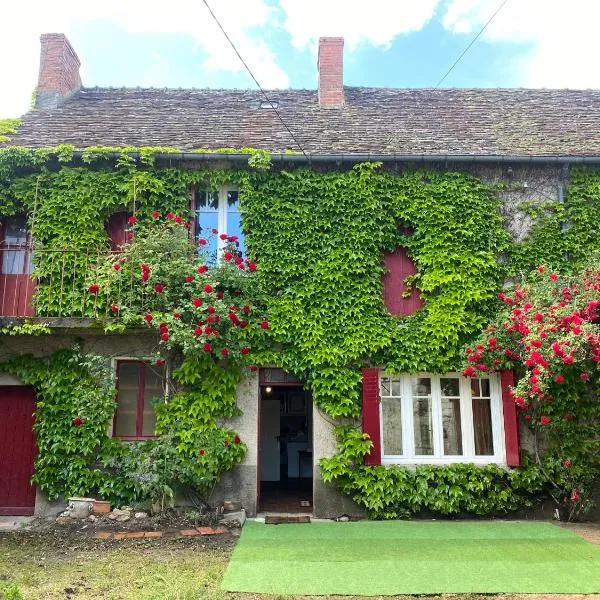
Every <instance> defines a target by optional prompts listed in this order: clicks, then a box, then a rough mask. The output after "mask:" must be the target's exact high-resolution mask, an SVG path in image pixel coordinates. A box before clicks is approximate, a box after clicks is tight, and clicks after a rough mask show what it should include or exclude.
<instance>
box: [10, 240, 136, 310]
mask: <svg viewBox="0 0 600 600" xmlns="http://www.w3.org/2000/svg"><path fill="white" fill-rule="evenodd" d="M118 255H119V253H118V252H96V253H92V252H85V251H80V250H71V249H48V248H42V249H40V248H32V247H31V246H25V245H21V246H16V247H0V317H5V318H24V317H39V318H44V317H61V318H73V319H81V318H87V319H90V318H92V319H104V318H111V317H118V316H119V313H120V311H121V310H122V308H123V307H126V306H130V305H131V303H132V302H134V287H133V281H129V278H128V277H126V276H124V277H122V278H120V279H119V282H118V285H117V286H116V288H115V289H113V290H111V292H110V295H108V294H107V293H103V292H101V293H99V294H91V293H90V292H89V289H88V288H89V285H91V284H92V283H94V282H95V281H96V271H97V269H98V265H99V264H101V263H104V264H106V262H107V261H109V260H113V259H112V258H111V257H112V256H114V257H115V260H116V257H117V256H118ZM111 305H113V308H114V305H116V306H118V307H119V310H117V311H115V310H111Z"/></svg>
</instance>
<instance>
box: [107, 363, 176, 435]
mask: <svg viewBox="0 0 600 600" xmlns="http://www.w3.org/2000/svg"><path fill="white" fill-rule="evenodd" d="M116 371H117V412H116V414H115V419H114V426H113V435H115V436H116V437H120V438H124V439H136V440H139V439H146V438H151V437H153V436H154V435H155V427H156V412H155V409H154V404H153V400H154V399H156V398H161V397H164V387H163V381H164V367H160V366H157V365H156V364H149V363H147V362H144V361H142V360H133V359H126V360H118V361H117V363H116Z"/></svg>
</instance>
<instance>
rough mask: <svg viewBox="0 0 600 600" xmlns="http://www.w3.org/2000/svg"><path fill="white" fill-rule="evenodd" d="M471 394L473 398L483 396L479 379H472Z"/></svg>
mask: <svg viewBox="0 0 600 600" xmlns="http://www.w3.org/2000/svg"><path fill="white" fill-rule="evenodd" d="M471 395H472V396H473V398H479V397H480V396H481V390H480V389H479V379H471Z"/></svg>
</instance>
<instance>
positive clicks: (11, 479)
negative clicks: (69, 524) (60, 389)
mask: <svg viewBox="0 0 600 600" xmlns="http://www.w3.org/2000/svg"><path fill="white" fill-rule="evenodd" d="M34 411H35V391H34V390H33V388H30V387H27V386H21V385H5V386H0V515H11V516H12V515H32V514H33V510H34V507H35V487H34V486H33V485H32V484H31V477H32V476H33V461H34V460H35V454H36V444H35V436H34V433H33V422H34Z"/></svg>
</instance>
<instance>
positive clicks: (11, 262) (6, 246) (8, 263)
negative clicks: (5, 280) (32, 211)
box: [2, 217, 31, 275]
mask: <svg viewBox="0 0 600 600" xmlns="http://www.w3.org/2000/svg"><path fill="white" fill-rule="evenodd" d="M26 244H27V224H26V220H25V217H8V218H7V219H6V220H5V221H4V240H3V244H2V273H4V274H5V275H21V274H30V273H31V254H28V253H27V252H26V251H25V249H23V250H16V249H15V250H10V248H19V247H22V246H25V245H26Z"/></svg>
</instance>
